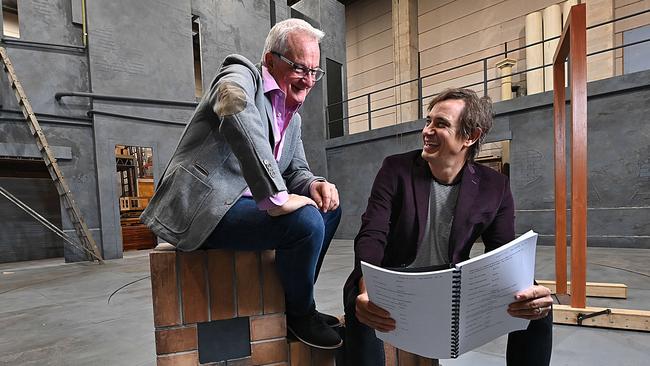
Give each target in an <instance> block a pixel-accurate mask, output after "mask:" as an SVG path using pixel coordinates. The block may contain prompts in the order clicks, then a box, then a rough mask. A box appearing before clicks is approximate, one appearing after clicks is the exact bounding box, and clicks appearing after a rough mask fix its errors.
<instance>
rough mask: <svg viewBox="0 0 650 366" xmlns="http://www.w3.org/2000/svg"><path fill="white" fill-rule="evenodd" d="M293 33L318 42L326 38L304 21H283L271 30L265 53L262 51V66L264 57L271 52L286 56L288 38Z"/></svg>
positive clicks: (265, 45) (265, 43) (292, 19)
mask: <svg viewBox="0 0 650 366" xmlns="http://www.w3.org/2000/svg"><path fill="white" fill-rule="evenodd" d="M292 32H300V33H304V34H307V35H308V36H311V37H313V38H314V39H315V40H316V41H318V42H320V40H321V39H322V38H323V37H324V36H325V33H324V32H323V31H322V30H320V29H316V28H314V27H312V26H311V24H309V23H307V22H306V21H304V20H302V19H297V18H290V19H287V20H283V21H281V22H279V23H277V24H276V25H274V26H273V28H271V30H270V31H269V35H268V36H266V42H264V51H262V64H263V63H264V56H265V55H266V54H267V53H269V52H278V53H280V54H284V53H286V52H287V51H288V47H287V38H288V36H289V34H290V33H292Z"/></svg>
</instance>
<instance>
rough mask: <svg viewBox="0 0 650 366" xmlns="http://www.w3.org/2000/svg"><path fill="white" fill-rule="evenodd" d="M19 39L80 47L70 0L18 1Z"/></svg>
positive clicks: (78, 31)
mask: <svg viewBox="0 0 650 366" xmlns="http://www.w3.org/2000/svg"><path fill="white" fill-rule="evenodd" d="M18 17H19V26H20V38H21V39H24V40H28V41H37V42H46V43H58V44H68V45H77V46H80V45H82V43H83V41H82V38H81V26H78V25H74V24H73V23H72V3H71V1H70V0H27V1H25V0H21V1H18Z"/></svg>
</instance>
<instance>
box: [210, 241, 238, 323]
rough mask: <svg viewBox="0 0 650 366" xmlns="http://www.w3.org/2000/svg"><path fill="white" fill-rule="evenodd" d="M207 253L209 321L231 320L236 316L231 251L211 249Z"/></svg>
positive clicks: (232, 253)
mask: <svg viewBox="0 0 650 366" xmlns="http://www.w3.org/2000/svg"><path fill="white" fill-rule="evenodd" d="M207 253H208V283H209V284H210V285H209V286H210V319H211V320H222V319H231V318H235V317H236V316H237V311H236V306H235V275H234V272H235V259H234V252H233V251H231V250H219V249H211V250H208V251H207Z"/></svg>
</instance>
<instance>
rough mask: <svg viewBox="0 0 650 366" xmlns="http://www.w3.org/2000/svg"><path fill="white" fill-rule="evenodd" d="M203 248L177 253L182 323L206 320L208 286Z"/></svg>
mask: <svg viewBox="0 0 650 366" xmlns="http://www.w3.org/2000/svg"><path fill="white" fill-rule="evenodd" d="M205 256H206V253H205V251H204V250H197V251H194V252H187V253H178V257H179V261H180V263H179V267H180V272H181V297H182V300H183V324H192V323H198V322H206V321H208V311H209V309H208V288H207V285H208V284H207V280H206V278H205V277H206V268H205V262H206V260H205Z"/></svg>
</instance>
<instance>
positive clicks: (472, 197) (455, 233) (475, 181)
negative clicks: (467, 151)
mask: <svg viewBox="0 0 650 366" xmlns="http://www.w3.org/2000/svg"><path fill="white" fill-rule="evenodd" d="M480 181H481V180H480V177H479V176H478V174H476V169H474V166H473V164H472V163H466V164H465V166H464V167H463V171H462V176H461V181H460V190H459V192H458V200H457V201H456V209H455V210H454V221H453V223H452V225H451V233H450V235H449V255H450V257H451V259H452V261H453V255H454V253H455V252H456V251H457V249H458V248H459V246H460V245H462V244H463V243H462V239H463V238H464V237H465V236H466V232H467V230H469V229H470V228H469V227H468V225H470V223H469V216H470V215H471V213H472V206H473V205H474V202H476V196H477V194H478V191H479V184H480Z"/></svg>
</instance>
